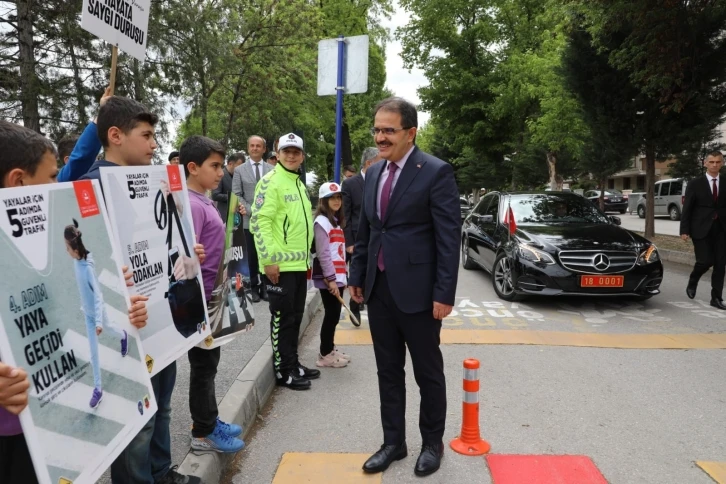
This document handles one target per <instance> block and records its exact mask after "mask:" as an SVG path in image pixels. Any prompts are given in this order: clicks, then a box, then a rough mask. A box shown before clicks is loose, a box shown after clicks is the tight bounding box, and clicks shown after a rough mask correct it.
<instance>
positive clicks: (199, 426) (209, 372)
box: [187, 346, 222, 437]
mask: <svg viewBox="0 0 726 484" xmlns="http://www.w3.org/2000/svg"><path fill="white" fill-rule="evenodd" d="M221 355H222V348H220V347H217V348H212V349H211V350H205V349H202V348H199V347H197V346H195V347H193V348H192V349H190V350H189V352H188V353H187V356H188V357H189V370H190V371H189V412H190V413H191V414H192V422H193V423H194V426H193V427H192V437H206V436H207V435H209V434H211V433H212V432H213V431H214V427H215V425H216V424H217V416H218V415H219V410H218V409H217V395H216V393H215V391H214V378H215V377H216V376H217V366H219V358H220V356H221Z"/></svg>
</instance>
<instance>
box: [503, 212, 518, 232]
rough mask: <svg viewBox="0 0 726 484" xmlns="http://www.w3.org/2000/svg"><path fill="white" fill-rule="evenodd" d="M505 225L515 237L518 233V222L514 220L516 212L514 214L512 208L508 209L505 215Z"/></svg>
mask: <svg viewBox="0 0 726 484" xmlns="http://www.w3.org/2000/svg"><path fill="white" fill-rule="evenodd" d="M504 225H506V226H507V227H509V235H514V233H515V232H516V231H517V222H516V221H515V220H514V212H512V206H511V205H510V206H509V207H508V208H507V213H506V214H504Z"/></svg>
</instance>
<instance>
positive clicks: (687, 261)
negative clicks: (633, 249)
mask: <svg viewBox="0 0 726 484" xmlns="http://www.w3.org/2000/svg"><path fill="white" fill-rule="evenodd" d="M658 253H659V254H660V257H661V259H663V260H667V261H669V262H676V263H678V264H684V265H688V266H693V265H694V264H695V263H696V255H695V254H692V253H690V252H681V251H678V250H668V249H658Z"/></svg>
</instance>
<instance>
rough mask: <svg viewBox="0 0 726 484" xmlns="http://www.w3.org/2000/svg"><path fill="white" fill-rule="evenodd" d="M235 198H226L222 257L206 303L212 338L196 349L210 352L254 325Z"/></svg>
mask: <svg viewBox="0 0 726 484" xmlns="http://www.w3.org/2000/svg"><path fill="white" fill-rule="evenodd" d="M238 206H239V198H238V197H237V195H235V194H234V193H230V195H229V204H228V213H227V229H226V233H225V239H224V257H222V260H221V261H220V264H219V270H218V271H217V279H216V280H215V281H214V290H213V291H212V297H211V299H210V300H209V308H208V309H209V322H210V324H211V326H212V337H211V338H208V339H206V340H205V341H204V342H203V343H202V344H200V345H199V346H200V347H203V348H214V347H216V346H222V345H224V344H227V343H229V342H230V341H232V340H233V339H234V338H235V336H237V333H239V332H240V331H249V330H250V329H252V327H253V326H254V324H255V311H254V309H253V307H252V300H251V298H250V297H249V296H248V293H249V291H250V289H251V285H250V266H249V262H248V257H249V253H248V252H247V242H246V240H245V233H244V230H243V228H242V216H241V215H240V214H239V213H238V211H237V207H238Z"/></svg>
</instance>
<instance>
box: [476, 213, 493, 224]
mask: <svg viewBox="0 0 726 484" xmlns="http://www.w3.org/2000/svg"><path fill="white" fill-rule="evenodd" d="M479 221H480V222H481V223H483V224H490V223H493V222H494V215H482V216H481V217H479Z"/></svg>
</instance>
